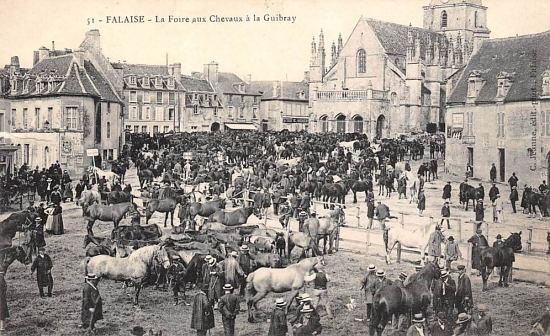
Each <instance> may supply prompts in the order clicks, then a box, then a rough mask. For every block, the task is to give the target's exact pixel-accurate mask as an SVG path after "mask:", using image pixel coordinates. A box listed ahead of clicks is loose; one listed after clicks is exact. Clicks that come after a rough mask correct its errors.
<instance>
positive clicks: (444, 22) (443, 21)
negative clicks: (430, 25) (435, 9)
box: [441, 11, 447, 28]
mask: <svg viewBox="0 0 550 336" xmlns="http://www.w3.org/2000/svg"><path fill="white" fill-rule="evenodd" d="M441 28H447V12H446V11H443V12H441Z"/></svg>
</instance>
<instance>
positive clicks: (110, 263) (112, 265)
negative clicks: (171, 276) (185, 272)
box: [86, 245, 170, 306]
mask: <svg viewBox="0 0 550 336" xmlns="http://www.w3.org/2000/svg"><path fill="white" fill-rule="evenodd" d="M153 262H156V263H158V264H159V265H162V267H164V268H166V269H167V268H168V267H170V258H169V257H168V253H167V252H166V249H165V248H164V247H163V246H161V245H150V246H145V247H142V248H140V249H137V250H136V251H134V252H133V253H132V254H130V256H129V257H127V258H116V257H111V256H107V255H98V256H95V257H92V258H90V259H89V260H88V262H87V263H86V274H89V273H93V274H95V275H97V276H98V277H99V278H105V279H110V280H117V281H130V282H132V283H133V284H134V288H135V296H134V305H135V306H137V305H138V299H139V292H140V290H141V286H142V284H143V280H144V279H145V278H146V276H147V275H148V270H149V269H151V266H152V265H153Z"/></svg>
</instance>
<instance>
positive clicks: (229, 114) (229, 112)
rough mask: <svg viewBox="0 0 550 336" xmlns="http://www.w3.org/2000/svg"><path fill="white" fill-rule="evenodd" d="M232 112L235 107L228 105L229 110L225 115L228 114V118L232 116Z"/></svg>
mask: <svg viewBox="0 0 550 336" xmlns="http://www.w3.org/2000/svg"><path fill="white" fill-rule="evenodd" d="M234 112H235V107H233V106H229V111H228V112H227V113H228V114H227V115H228V116H229V118H233V113H234Z"/></svg>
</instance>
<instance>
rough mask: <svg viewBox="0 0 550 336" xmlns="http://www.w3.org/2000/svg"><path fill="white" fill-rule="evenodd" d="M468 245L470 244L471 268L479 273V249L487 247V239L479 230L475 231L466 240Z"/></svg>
mask: <svg viewBox="0 0 550 336" xmlns="http://www.w3.org/2000/svg"><path fill="white" fill-rule="evenodd" d="M468 243H472V268H473V269H476V270H478V271H480V272H481V248H482V247H487V246H489V243H488V242H487V238H485V236H484V235H483V234H482V231H481V229H477V230H476V233H475V234H474V235H473V236H472V237H470V239H468Z"/></svg>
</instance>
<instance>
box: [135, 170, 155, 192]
mask: <svg viewBox="0 0 550 336" xmlns="http://www.w3.org/2000/svg"><path fill="white" fill-rule="evenodd" d="M154 178H155V174H154V173H153V172H152V171H151V169H148V168H147V169H140V170H139V171H138V179H139V187H140V188H143V186H144V185H145V183H147V184H151V183H153V179H154Z"/></svg>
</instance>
